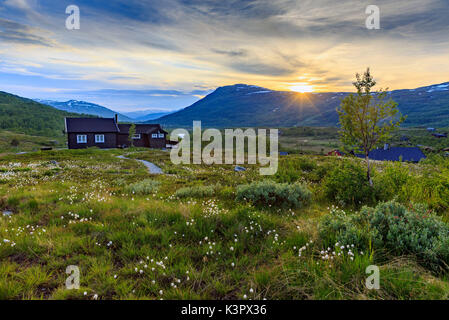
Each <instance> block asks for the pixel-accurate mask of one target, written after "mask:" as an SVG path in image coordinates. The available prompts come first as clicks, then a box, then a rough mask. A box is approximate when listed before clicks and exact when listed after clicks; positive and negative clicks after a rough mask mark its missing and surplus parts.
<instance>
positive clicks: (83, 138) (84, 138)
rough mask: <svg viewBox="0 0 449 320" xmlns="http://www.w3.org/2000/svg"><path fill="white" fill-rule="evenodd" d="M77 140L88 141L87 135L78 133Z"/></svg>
mask: <svg viewBox="0 0 449 320" xmlns="http://www.w3.org/2000/svg"><path fill="white" fill-rule="evenodd" d="M76 142H77V143H87V135H85V134H78V135H76Z"/></svg>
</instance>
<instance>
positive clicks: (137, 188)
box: [126, 179, 161, 194]
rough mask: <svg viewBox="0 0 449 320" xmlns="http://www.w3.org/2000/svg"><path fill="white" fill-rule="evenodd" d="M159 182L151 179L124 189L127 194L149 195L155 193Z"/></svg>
mask: <svg viewBox="0 0 449 320" xmlns="http://www.w3.org/2000/svg"><path fill="white" fill-rule="evenodd" d="M160 184H161V183H160V182H159V181H156V180H152V179H145V180H142V181H139V182H136V183H133V184H130V185H129V186H127V187H126V191H127V192H131V193H135V194H150V193H154V192H157V190H158V189H159V186H160Z"/></svg>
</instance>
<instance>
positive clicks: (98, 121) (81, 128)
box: [65, 118, 118, 133]
mask: <svg viewBox="0 0 449 320" xmlns="http://www.w3.org/2000/svg"><path fill="white" fill-rule="evenodd" d="M65 125H66V132H67V133H90V132H104V133H107V132H118V127H117V124H116V123H115V119H114V118H66V119H65Z"/></svg>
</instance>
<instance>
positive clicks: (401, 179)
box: [373, 162, 412, 202]
mask: <svg viewBox="0 0 449 320" xmlns="http://www.w3.org/2000/svg"><path fill="white" fill-rule="evenodd" d="M373 180H374V187H375V190H376V195H377V196H378V198H379V199H381V200H383V201H389V200H392V199H393V198H395V197H396V198H397V199H398V200H400V201H402V202H405V201H407V200H409V198H408V193H407V191H406V188H407V186H408V185H410V184H411V182H412V177H411V176H410V173H409V169H408V168H407V166H405V165H404V164H402V163H400V162H391V163H388V164H387V165H386V166H385V167H384V168H383V170H382V171H381V172H379V173H377V174H376V175H375V176H374V179H373Z"/></svg>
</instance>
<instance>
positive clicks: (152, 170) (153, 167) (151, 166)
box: [117, 156, 164, 174]
mask: <svg viewBox="0 0 449 320" xmlns="http://www.w3.org/2000/svg"><path fill="white" fill-rule="evenodd" d="M117 158H120V159H127V160H135V161H139V162H141V163H143V164H144V165H145V167H147V168H148V171H149V172H150V173H151V174H163V173H164V172H163V171H162V169H161V168H159V167H158V166H157V165H155V164H154V163H151V162H149V161H146V160H140V159H131V158H127V157H125V156H117Z"/></svg>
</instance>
